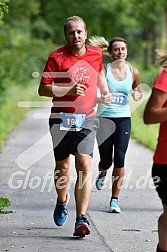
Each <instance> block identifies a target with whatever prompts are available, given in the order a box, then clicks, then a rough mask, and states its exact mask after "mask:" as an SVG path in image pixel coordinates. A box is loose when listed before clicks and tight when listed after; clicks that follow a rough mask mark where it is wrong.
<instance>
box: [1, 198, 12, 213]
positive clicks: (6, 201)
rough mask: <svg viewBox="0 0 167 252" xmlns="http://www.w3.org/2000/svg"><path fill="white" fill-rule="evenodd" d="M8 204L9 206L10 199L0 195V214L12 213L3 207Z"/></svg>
mask: <svg viewBox="0 0 167 252" xmlns="http://www.w3.org/2000/svg"><path fill="white" fill-rule="evenodd" d="M8 206H10V200H9V199H7V198H3V197H0V214H7V213H13V212H12V211H9V210H5V208H6V207H8Z"/></svg>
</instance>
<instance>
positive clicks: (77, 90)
mask: <svg viewBox="0 0 167 252" xmlns="http://www.w3.org/2000/svg"><path fill="white" fill-rule="evenodd" d="M86 89H87V87H86V86H85V85H84V84H82V83H77V84H74V85H73V86H72V88H70V90H69V91H68V93H67V95H71V96H85V94H84V92H85V90H86Z"/></svg>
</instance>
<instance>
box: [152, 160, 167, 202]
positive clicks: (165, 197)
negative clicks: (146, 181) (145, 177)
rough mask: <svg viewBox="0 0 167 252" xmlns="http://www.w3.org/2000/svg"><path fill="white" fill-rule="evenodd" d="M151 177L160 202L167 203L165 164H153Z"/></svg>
mask: <svg viewBox="0 0 167 252" xmlns="http://www.w3.org/2000/svg"><path fill="white" fill-rule="evenodd" d="M152 178H153V181H154V184H155V187H156V191H157V192H158V195H159V197H160V199H161V200H162V203H163V204H165V205H167V164H155V163H154V164H153V167H152Z"/></svg>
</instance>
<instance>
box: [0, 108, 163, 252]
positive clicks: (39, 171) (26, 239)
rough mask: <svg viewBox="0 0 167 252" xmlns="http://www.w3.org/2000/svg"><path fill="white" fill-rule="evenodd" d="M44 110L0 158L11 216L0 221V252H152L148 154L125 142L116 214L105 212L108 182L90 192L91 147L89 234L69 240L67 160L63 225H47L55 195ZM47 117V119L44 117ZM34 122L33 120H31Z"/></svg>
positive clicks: (154, 201)
mask: <svg viewBox="0 0 167 252" xmlns="http://www.w3.org/2000/svg"><path fill="white" fill-rule="evenodd" d="M44 113H46V115H47V113H48V111H47V110H46V111H45V109H41V110H35V111H32V112H31V113H30V114H29V115H28V117H27V119H26V120H24V121H23V122H22V123H21V124H20V125H19V127H18V128H17V129H16V131H15V132H13V133H12V134H11V135H10V137H9V139H8V140H7V142H6V144H5V146H4V148H3V150H2V152H1V153H0V163H1V168H0V188H1V192H0V196H4V197H5V196H6V197H8V198H9V199H10V200H11V207H10V208H9V209H10V210H12V211H13V213H12V214H6V215H0V251H10V252H38V251H40V252H50V251H51V252H52V251H54V252H56V251H58V252H60V251H67V250H68V251H72V252H75V251H78V252H79V251H82V252H87V251H89V252H94V251H97V252H108V251H113V252H134V251H141V252H154V251H155V247H156V244H157V219H158V216H159V215H160V213H161V203H160V200H159V199H158V197H157V194H156V192H155V190H154V189H152V180H151V179H150V169H151V165H152V154H153V153H152V152H151V151H150V150H148V149H146V148H143V147H142V146H141V145H139V144H137V143H136V142H135V141H134V140H131V141H130V145H129V149H128V154H127V159H126V178H125V181H124V184H123V189H122V191H121V194H120V202H121V209H122V213H121V214H111V213H108V212H107V208H108V204H109V200H110V194H111V190H110V188H111V181H110V177H109V174H110V173H111V171H112V169H110V171H109V173H108V177H107V183H106V188H105V189H104V190H101V191H98V190H97V189H96V188H95V186H94V181H95V178H96V175H97V164H98V160H99V156H98V151H97V145H96V146H95V153H94V158H93V161H92V184H93V185H92V193H91V200H90V205H89V210H88V217H89V220H90V223H91V234H90V235H89V236H87V237H86V238H84V239H78V238H74V237H73V236H72V234H73V231H74V221H75V207H74V197H73V190H74V181H75V176H76V175H75V169H74V162H73V158H72V163H71V179H70V183H69V192H70V194H71V198H70V202H69V216H68V221H67V223H66V224H65V226H63V227H57V226H55V224H54V222H53V220H52V213H53V208H54V206H55V201H56V195H55V191H54V185H53V176H52V171H53V167H54V161H53V154H52V152H51V151H50V149H51V139H50V136H49V134H48V125H47V120H46V118H45V119H44V118H43V119H39V118H41V117H42V116H44ZM47 116H48V115H47ZM37 118H38V119H37Z"/></svg>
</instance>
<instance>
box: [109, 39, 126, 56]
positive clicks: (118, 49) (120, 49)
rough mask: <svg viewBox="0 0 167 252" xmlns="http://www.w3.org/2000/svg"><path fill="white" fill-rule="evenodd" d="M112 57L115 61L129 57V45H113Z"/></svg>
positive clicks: (118, 42)
mask: <svg viewBox="0 0 167 252" xmlns="http://www.w3.org/2000/svg"><path fill="white" fill-rule="evenodd" d="M110 55H111V57H112V59H113V60H119V59H123V60H125V59H126V57H127V45H126V44H125V42H123V41H115V42H113V43H112V48H111V51H110Z"/></svg>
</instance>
